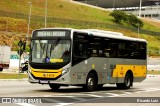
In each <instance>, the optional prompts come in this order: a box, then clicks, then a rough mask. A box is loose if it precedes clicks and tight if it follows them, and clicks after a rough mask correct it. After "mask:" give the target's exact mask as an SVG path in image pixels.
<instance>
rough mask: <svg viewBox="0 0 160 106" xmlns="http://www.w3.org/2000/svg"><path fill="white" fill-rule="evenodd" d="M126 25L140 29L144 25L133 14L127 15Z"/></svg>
mask: <svg viewBox="0 0 160 106" xmlns="http://www.w3.org/2000/svg"><path fill="white" fill-rule="evenodd" d="M128 23H129V24H131V25H132V26H133V27H136V28H138V27H139V28H141V27H143V25H144V24H143V22H142V21H141V20H140V19H139V18H137V17H136V16H135V15H133V14H131V15H128Z"/></svg>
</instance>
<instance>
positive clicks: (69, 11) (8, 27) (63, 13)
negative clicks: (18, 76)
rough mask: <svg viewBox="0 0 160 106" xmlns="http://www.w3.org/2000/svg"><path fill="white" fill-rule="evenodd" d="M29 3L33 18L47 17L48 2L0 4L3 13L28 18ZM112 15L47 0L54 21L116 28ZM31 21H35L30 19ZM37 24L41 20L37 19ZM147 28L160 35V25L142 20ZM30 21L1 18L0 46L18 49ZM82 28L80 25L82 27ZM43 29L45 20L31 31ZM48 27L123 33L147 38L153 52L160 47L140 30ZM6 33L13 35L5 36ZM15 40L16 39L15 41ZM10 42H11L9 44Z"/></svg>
mask: <svg viewBox="0 0 160 106" xmlns="http://www.w3.org/2000/svg"><path fill="white" fill-rule="evenodd" d="M28 1H32V15H35V16H42V17H44V14H45V10H44V7H45V0H0V10H1V11H8V12H15V13H23V14H26V16H28V13H29V4H28ZM109 14H110V12H109V11H102V10H98V9H94V8H90V7H86V6H82V5H77V4H73V3H71V2H66V1H65V0H48V13H47V16H48V17H54V18H63V19H71V20H79V21H90V22H100V23H106V24H112V25H117V24H116V23H114V22H113V18H112V17H111V16H109ZM31 20H32V17H31ZM37 20H38V18H37ZM143 22H144V27H143V29H147V30H151V31H157V32H160V23H158V22H155V21H151V20H148V19H147V20H146V19H143ZM27 24H28V20H27V19H15V18H9V17H8V18H7V17H0V31H3V32H0V44H7V45H11V46H12V49H13V50H16V49H17V46H16V44H17V42H18V40H19V39H20V37H21V36H22V35H23V36H24V37H25V35H26V33H27ZM80 24H81V23H80ZM124 26H126V27H128V28H131V26H129V25H124ZM42 27H44V20H42V21H40V22H38V23H37V22H33V21H32V22H31V28H30V29H31V30H33V29H37V28H42ZM47 27H73V28H97V29H103V30H111V31H117V32H122V33H123V34H124V35H126V36H132V37H139V38H145V39H146V40H147V41H148V42H149V43H148V47H149V49H150V50H159V49H160V47H159V45H160V42H159V40H160V37H157V36H150V35H147V34H141V33H140V34H139V35H138V34H137V31H136V30H137V29H135V31H131V30H128V29H126V28H112V27H110V28H109V27H107V28H106V27H103V26H101V25H99V26H92V25H87V24H86V25H82V26H79V25H76V24H74V23H72V24H68V23H67V24H65V23H63V24H61V23H48V24H47ZM4 31H7V32H10V33H5V32H4ZM14 36H16V37H14ZM8 39H9V40H8Z"/></svg>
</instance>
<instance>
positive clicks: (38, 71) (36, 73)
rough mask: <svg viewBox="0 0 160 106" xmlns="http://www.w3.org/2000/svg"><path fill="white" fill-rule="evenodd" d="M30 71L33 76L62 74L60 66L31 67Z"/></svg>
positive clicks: (42, 76) (50, 76) (47, 76)
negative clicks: (51, 67) (55, 68)
mask: <svg viewBox="0 0 160 106" xmlns="http://www.w3.org/2000/svg"><path fill="white" fill-rule="evenodd" d="M31 71H32V74H33V75H34V76H35V77H40V78H56V77H58V76H60V75H61V74H62V68H61V69H58V70H49V69H34V68H31Z"/></svg>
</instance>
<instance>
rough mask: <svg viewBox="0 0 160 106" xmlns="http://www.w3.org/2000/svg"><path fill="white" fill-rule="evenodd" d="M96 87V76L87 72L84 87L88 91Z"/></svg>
mask: <svg viewBox="0 0 160 106" xmlns="http://www.w3.org/2000/svg"><path fill="white" fill-rule="evenodd" d="M96 88H97V81H96V77H95V75H94V74H93V73H89V74H88V76H87V80H86V84H85V86H84V89H85V90H86V91H89V92H90V91H94V90H95V89H96Z"/></svg>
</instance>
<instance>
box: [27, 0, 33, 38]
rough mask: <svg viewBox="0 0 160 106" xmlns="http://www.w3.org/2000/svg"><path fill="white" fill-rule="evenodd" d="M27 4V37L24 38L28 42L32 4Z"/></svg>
mask: <svg viewBox="0 0 160 106" xmlns="http://www.w3.org/2000/svg"><path fill="white" fill-rule="evenodd" d="M28 4H29V16H28V31H27V36H26V38H27V40H28V35H29V31H30V21H31V9H32V2H28Z"/></svg>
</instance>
